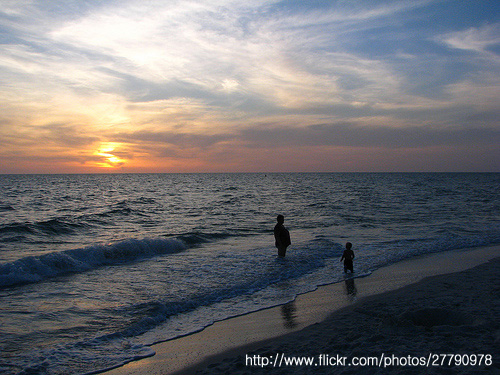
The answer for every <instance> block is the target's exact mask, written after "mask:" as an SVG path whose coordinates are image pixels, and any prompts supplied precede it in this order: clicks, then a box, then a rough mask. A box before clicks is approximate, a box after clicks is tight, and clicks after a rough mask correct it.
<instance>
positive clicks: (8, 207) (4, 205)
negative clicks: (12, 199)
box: [0, 204, 16, 212]
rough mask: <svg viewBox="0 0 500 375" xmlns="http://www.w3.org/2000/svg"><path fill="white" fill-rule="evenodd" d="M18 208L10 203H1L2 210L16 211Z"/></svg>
mask: <svg viewBox="0 0 500 375" xmlns="http://www.w3.org/2000/svg"><path fill="white" fill-rule="evenodd" d="M15 210H16V209H15V208H14V207H12V206H10V205H8V204H0V212H4V211H15Z"/></svg>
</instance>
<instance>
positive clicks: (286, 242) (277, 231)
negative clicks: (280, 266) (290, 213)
mask: <svg viewBox="0 0 500 375" xmlns="http://www.w3.org/2000/svg"><path fill="white" fill-rule="evenodd" d="M276 220H277V221H278V224H276V225H275V227H274V239H275V240H276V242H275V244H276V247H277V248H278V256H279V257H281V258H283V257H284V256H285V254H286V248H287V247H288V246H290V244H291V241H290V232H288V229H286V228H285V226H284V225H283V223H284V222H285V217H284V216H283V215H278V217H277V218H276Z"/></svg>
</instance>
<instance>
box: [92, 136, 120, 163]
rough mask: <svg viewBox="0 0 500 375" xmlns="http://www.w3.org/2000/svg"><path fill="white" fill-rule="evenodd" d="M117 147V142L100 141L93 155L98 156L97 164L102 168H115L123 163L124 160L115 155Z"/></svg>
mask: <svg viewBox="0 0 500 375" xmlns="http://www.w3.org/2000/svg"><path fill="white" fill-rule="evenodd" d="M118 147H119V144H118V143H113V142H107V143H102V144H101V146H100V147H99V149H98V150H97V151H95V152H94V155H96V156H98V157H99V161H98V162H97V165H98V166H100V167H103V168H117V167H120V166H122V165H123V164H125V160H124V159H122V158H120V157H118V156H116V151H115V150H116V149H117V148H118Z"/></svg>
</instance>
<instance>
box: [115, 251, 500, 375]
mask: <svg viewBox="0 0 500 375" xmlns="http://www.w3.org/2000/svg"><path fill="white" fill-rule="evenodd" d="M499 256H500V247H499V246H494V247H486V248H477V249H467V250H464V251H453V252H445V253H438V254H433V255H428V256H424V257H419V258H413V259H411V260H408V261H402V262H399V263H397V264H393V265H391V266H388V267H384V268H381V269H379V270H377V271H375V272H374V273H373V274H372V275H370V276H368V277H365V278H357V279H346V280H345V281H344V282H341V283H336V284H331V285H326V286H322V287H320V288H318V289H317V290H316V291H313V292H310V293H306V294H303V295H300V296H298V297H297V298H296V299H295V301H294V302H291V303H288V304H286V305H283V306H278V307H274V308H270V309H265V310H261V311H258V312H255V313H250V314H247V315H244V316H239V317H235V318H232V319H228V320H224V321H221V322H217V323H215V324H213V325H212V326H210V327H207V328H205V329H204V330H203V331H201V332H198V333H195V334H192V335H188V336H185V337H181V338H178V339H174V340H170V341H167V342H163V343H159V344H156V345H154V346H153V349H154V350H155V351H156V355H154V356H153V357H149V358H146V359H142V360H139V361H135V362H131V363H129V364H127V365H125V366H123V367H119V368H116V369H114V370H111V371H108V372H106V374H107V375H135V374H151V375H153V374H154V375H157V374H158V375H159V374H173V373H179V374H193V373H196V372H200V373H205V374H211V373H214V374H216V373H248V374H253V373H259V372H261V371H262V372H265V373H269V372H271V373H287V374H289V373H301V374H302V373H313V372H314V373H315V374H316V373H318V372H319V373H331V371H332V368H331V367H328V366H320V367H318V366H288V367H281V368H279V367H277V368H270V367H265V368H260V367H259V366H255V365H253V366H252V363H251V361H248V358H249V357H248V356H261V357H264V356H265V357H267V358H274V356H276V355H277V354H280V353H284V354H285V355H287V356H309V355H310V356H315V357H316V358H317V357H318V356H319V355H321V354H328V355H330V356H331V355H333V356H335V355H337V354H338V355H341V356H343V357H346V358H352V357H353V356H355V355H357V356H364V355H380V354H381V353H382V352H385V353H387V354H395V355H406V356H408V355H412V356H417V355H418V356H420V355H424V353H425V354H429V353H430V352H431V351H432V350H434V351H435V352H436V353H437V354H440V353H445V352H446V353H448V352H450V351H452V352H455V351H456V352H460V353H472V352H470V351H469V350H473V349H474V350H476V354H478V352H477V351H478V350H480V349H481V352H482V353H483V354H487V353H490V354H492V355H493V354H494V353H492V351H494V349H495V348H496V347H498V344H499V343H500V342H499V340H500V331H499V322H498V318H497V317H499V316H500V311H498V309H499V300H500V298H499V288H500V285H499V284H500V282H499V277H500V261H499V260H496V261H492V262H488V261H489V260H491V259H494V258H497V257H499ZM479 265H481V266H479ZM476 266H479V268H477V269H473V267H476ZM481 267H483V269H481ZM464 270H467V271H464ZM457 272H465V273H463V274H461V273H457ZM436 275H441V276H436ZM429 277H430V278H429ZM424 279H425V280H424ZM495 309H496V310H495ZM495 311H496V315H495V313H494V312H495ZM446 319H448V320H446ZM419 321H424V322H427V323H425V324H423V325H422V324H420V323H418V322H419ZM412 322H413V323H412ZM415 322H417V323H415ZM450 345H451V346H450ZM445 348H447V350H445ZM452 349H453V350H452ZM438 350H439V352H438ZM464 350H465V351H464ZM396 351H397V353H396ZM496 354H498V352H497V353H496ZM252 358H257V357H252ZM261 364H262V363H261ZM375 370H382V371H381V372H380V373H387V372H388V371H391V370H392V371H395V372H397V371H401V367H399V368H398V367H393V368H385V369H379V368H373V367H365V368H359V367H352V366H340V367H336V369H335V371H336V373H357V374H358V373H363V371H366V373H378V372H377V371H375ZM489 370H493V371H495V370H498V367H494V366H493V367H491V366H490V367H489V368H485V367H484V366H482V367H463V366H462V367H460V366H459V367H455V368H446V367H439V366H438V367H432V368H421V367H412V368H405V371H407V372H409V373H412V371H413V373H433V371H437V372H436V373H453V374H454V373H460V371H464V372H463V373H464V374H465V373H471V372H473V371H489ZM443 371H444V372H443ZM446 371H451V372H446Z"/></svg>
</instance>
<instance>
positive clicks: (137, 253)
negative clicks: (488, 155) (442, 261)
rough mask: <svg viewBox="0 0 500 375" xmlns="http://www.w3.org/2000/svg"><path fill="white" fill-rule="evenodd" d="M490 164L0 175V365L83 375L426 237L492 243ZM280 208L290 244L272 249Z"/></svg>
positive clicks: (434, 242) (15, 370)
mask: <svg viewBox="0 0 500 375" xmlns="http://www.w3.org/2000/svg"><path fill="white" fill-rule="evenodd" d="M499 186H500V174H495V173H491V174H439V173H431V174H425V173H424V174H400V173H395V174H378V173H366V174H365V173H359V174H356V173H352V174H349V173H347V174H341V173H332V174H328V173H326V174H321V173H305V174H300V173H297V174H105V175H1V176H0V307H1V308H0V353H1V354H0V356H1V357H0V372H1V373H4V374H88V373H93V372H97V371H102V370H104V369H107V368H112V367H114V366H117V365H120V364H124V363H126V362H128V361H131V360H133V359H137V358H141V357H145V356H149V355H152V354H154V352H153V350H152V349H151V348H150V345H151V344H153V343H155V342H159V341H164V340H169V339H173V338H175V337H179V336H183V335H187V334H190V333H193V332H196V331H199V330H201V329H203V328H204V327H206V326H208V325H210V324H212V323H213V322H215V321H218V320H223V319H226V318H228V317H232V316H236V315H240V314H245V313H248V312H250V311H255V310H259V309H262V308H265V307H270V306H276V305H279V304H283V303H286V302H288V301H291V300H293V299H294V298H295V296H297V295H298V294H300V293H304V292H307V291H311V290H314V289H315V288H316V287H317V286H318V285H322V284H327V283H333V282H337V281H340V280H342V278H343V268H342V265H341V263H339V258H340V256H341V254H342V251H343V249H344V246H345V243H346V242H347V241H349V242H352V243H353V250H354V252H355V254H356V258H355V262H354V267H355V276H364V275H368V274H370V272H372V271H373V270H375V269H377V268H380V267H382V266H384V265H388V264H392V263H395V262H398V261H400V260H403V259H408V258H411V257H415V256H419V255H422V254H427V253H432V252H443V251H448V250H453V249H458V248H467V247H475V246H481V245H490V244H497V243H500V199H499ZM278 214H283V215H284V216H285V226H286V227H287V228H288V229H289V231H290V234H291V239H292V245H291V246H290V247H289V249H288V251H287V256H286V258H284V259H279V258H278V257H277V250H276V248H275V247H274V238H273V227H274V225H275V223H276V216H277V215H278Z"/></svg>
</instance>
